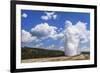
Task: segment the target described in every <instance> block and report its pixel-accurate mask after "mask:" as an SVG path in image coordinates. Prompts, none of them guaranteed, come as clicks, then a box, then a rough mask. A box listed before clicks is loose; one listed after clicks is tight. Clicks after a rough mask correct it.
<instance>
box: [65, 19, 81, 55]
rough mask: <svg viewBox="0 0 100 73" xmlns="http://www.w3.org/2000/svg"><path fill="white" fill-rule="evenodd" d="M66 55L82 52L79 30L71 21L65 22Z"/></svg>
mask: <svg viewBox="0 0 100 73" xmlns="http://www.w3.org/2000/svg"><path fill="white" fill-rule="evenodd" d="M65 24H66V26H65V32H64V37H65V47H64V48H65V55H66V56H74V55H78V54H80V49H79V43H80V36H79V35H78V33H79V30H78V29H76V28H75V26H74V25H72V23H71V22H70V21H66V22H65Z"/></svg>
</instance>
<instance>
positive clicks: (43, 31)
mask: <svg viewBox="0 0 100 73" xmlns="http://www.w3.org/2000/svg"><path fill="white" fill-rule="evenodd" d="M56 30H57V27H55V26H50V25H49V24H48V23H41V24H38V25H36V26H35V27H34V28H32V29H31V33H32V35H33V36H37V37H38V38H48V37H52V36H53V35H55V34H56V33H57V32H56Z"/></svg>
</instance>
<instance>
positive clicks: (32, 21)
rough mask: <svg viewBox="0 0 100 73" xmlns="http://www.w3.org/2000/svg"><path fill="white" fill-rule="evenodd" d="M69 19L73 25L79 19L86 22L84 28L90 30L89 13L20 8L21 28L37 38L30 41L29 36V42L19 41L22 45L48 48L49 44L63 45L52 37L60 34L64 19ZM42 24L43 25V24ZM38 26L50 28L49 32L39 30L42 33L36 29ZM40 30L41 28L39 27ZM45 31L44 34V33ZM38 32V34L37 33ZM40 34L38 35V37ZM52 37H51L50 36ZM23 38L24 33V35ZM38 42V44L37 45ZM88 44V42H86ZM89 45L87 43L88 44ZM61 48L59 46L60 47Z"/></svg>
mask: <svg viewBox="0 0 100 73" xmlns="http://www.w3.org/2000/svg"><path fill="white" fill-rule="evenodd" d="M66 20H69V21H71V22H72V24H73V25H75V24H77V23H78V22H79V21H81V22H83V23H87V25H86V30H87V31H90V14H89V13H79V12H53V11H49V12H48V11H36V10H21V30H24V32H27V33H26V35H27V34H28V35H29V36H30V37H32V36H34V37H32V40H33V38H35V39H37V40H38V41H36V40H33V41H30V40H29V39H30V37H28V36H27V37H26V38H28V39H25V40H28V41H30V42H27V41H24V39H23V42H22V41H21V43H22V46H31V47H36V45H37V47H43V48H48V47H50V46H51V45H52V46H53V47H56V48H57V47H58V48H59V47H63V46H64V42H63V41H62V40H61V39H56V40H55V39H52V38H54V37H52V36H53V35H54V34H61V33H62V32H63V31H64V29H65V21H66ZM43 24H44V25H45V26H43ZM38 25H40V27H42V26H43V27H48V28H47V31H48V30H49V28H50V31H49V32H50V34H48V32H47V31H46V29H45V30H43V32H42V31H40V32H42V34H41V33H40V32H39V31H37V29H39V26H38ZM40 30H42V29H40ZM45 32H46V34H45ZM37 33H39V34H37ZM39 36H40V37H39ZM51 37H52V38H51ZM24 38H25V35H24ZM39 44H40V45H39ZM88 44H89V43H88ZM88 46H89V45H88ZM60 49H61V48H60Z"/></svg>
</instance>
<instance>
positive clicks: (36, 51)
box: [21, 47, 64, 59]
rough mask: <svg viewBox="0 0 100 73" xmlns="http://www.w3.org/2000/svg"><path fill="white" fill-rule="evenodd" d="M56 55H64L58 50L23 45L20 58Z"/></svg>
mask: <svg viewBox="0 0 100 73" xmlns="http://www.w3.org/2000/svg"><path fill="white" fill-rule="evenodd" d="M58 56H64V52H63V51H59V50H46V49H42V48H29V47H24V48H22V49H21V59H33V58H48V57H58Z"/></svg>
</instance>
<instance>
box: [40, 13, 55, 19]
mask: <svg viewBox="0 0 100 73" xmlns="http://www.w3.org/2000/svg"><path fill="white" fill-rule="evenodd" d="M44 13H45V15H43V16H41V19H43V20H50V19H54V20H55V19H56V18H57V15H56V14H55V12H44Z"/></svg>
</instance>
